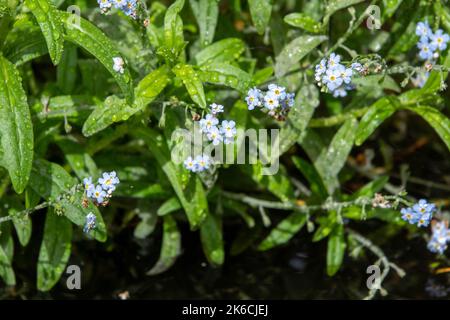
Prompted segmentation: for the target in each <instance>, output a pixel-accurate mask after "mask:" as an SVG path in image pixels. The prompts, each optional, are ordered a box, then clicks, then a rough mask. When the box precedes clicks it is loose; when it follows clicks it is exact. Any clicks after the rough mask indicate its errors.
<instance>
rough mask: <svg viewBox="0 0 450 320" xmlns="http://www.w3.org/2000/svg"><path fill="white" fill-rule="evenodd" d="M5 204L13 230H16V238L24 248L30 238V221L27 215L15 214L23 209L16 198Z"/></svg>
mask: <svg viewBox="0 0 450 320" xmlns="http://www.w3.org/2000/svg"><path fill="white" fill-rule="evenodd" d="M6 204H7V205H8V215H9V216H10V217H12V221H13V224H14V229H16V233H17V238H18V239H19V242H20V244H21V245H22V246H23V247H25V246H26V245H27V244H28V242H29V241H30V238H31V231H32V226H31V219H30V217H29V215H27V214H25V215H20V216H17V215H16V213H18V212H21V211H23V210H24V209H25V208H24V206H23V204H22V203H21V202H20V200H19V199H18V198H9V199H8V200H7V203H6Z"/></svg>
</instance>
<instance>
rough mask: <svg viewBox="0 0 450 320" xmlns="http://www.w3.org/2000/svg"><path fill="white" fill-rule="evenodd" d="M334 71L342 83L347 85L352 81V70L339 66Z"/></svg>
mask: <svg viewBox="0 0 450 320" xmlns="http://www.w3.org/2000/svg"><path fill="white" fill-rule="evenodd" d="M336 70H338V71H339V73H340V76H341V78H342V81H344V83H346V84H349V83H350V82H351V81H352V75H353V70H352V69H351V68H346V67H344V66H343V65H339V66H338V67H336Z"/></svg>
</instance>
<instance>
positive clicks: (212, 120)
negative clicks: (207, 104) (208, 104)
mask: <svg viewBox="0 0 450 320" xmlns="http://www.w3.org/2000/svg"><path fill="white" fill-rule="evenodd" d="M217 124H219V120H218V119H217V118H216V117H215V116H214V115H212V114H207V115H206V117H205V118H204V119H201V120H200V129H201V131H202V132H203V133H208V132H209V131H210V130H211V129H212V128H214V127H215V126H217Z"/></svg>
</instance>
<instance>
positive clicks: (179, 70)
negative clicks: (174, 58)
mask: <svg viewBox="0 0 450 320" xmlns="http://www.w3.org/2000/svg"><path fill="white" fill-rule="evenodd" d="M172 71H173V72H174V73H175V75H176V76H177V77H178V78H180V79H181V81H183V84H184V86H185V87H186V90H187V92H188V93H189V95H190V96H191V99H192V101H194V102H195V103H196V104H198V105H199V106H200V107H201V108H203V109H204V108H206V98H205V91H204V90H203V84H202V81H201V80H200V77H199V74H198V72H197V71H195V70H194V68H193V67H192V66H191V65H188V64H178V65H176V66H175V67H174V68H173V69H172Z"/></svg>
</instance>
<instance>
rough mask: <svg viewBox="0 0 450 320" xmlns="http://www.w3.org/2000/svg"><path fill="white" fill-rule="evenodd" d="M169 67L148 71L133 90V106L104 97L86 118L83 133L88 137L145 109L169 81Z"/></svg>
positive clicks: (122, 100)
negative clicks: (134, 97)
mask: <svg viewBox="0 0 450 320" xmlns="http://www.w3.org/2000/svg"><path fill="white" fill-rule="evenodd" d="M170 79H171V75H170V69H169V68H168V67H167V66H163V67H161V68H159V69H156V70H155V71H152V72H151V73H149V74H148V75H147V76H146V77H145V78H144V79H142V80H141V82H139V84H138V86H137V87H136V90H135V96H136V100H135V103H134V104H133V106H130V105H129V104H127V102H126V101H125V100H124V99H120V98H118V97H116V96H110V97H108V98H106V100H105V101H104V103H102V104H99V105H98V106H97V107H96V108H95V109H94V111H93V112H92V113H91V114H90V115H89V117H88V118H87V119H86V122H85V123H84V125H83V135H85V136H86V137H89V136H91V135H93V134H95V133H97V132H99V131H101V130H103V129H105V128H107V127H109V126H110V125H111V124H113V123H115V122H119V121H126V120H128V119H129V118H130V117H131V116H132V115H134V114H136V113H137V112H139V111H142V110H144V109H145V107H146V106H147V105H148V104H149V103H150V102H152V101H153V100H154V99H155V98H156V97H157V96H158V95H159V94H160V93H161V92H162V91H163V90H164V88H165V87H166V86H167V84H168V83H169V82H170Z"/></svg>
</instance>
